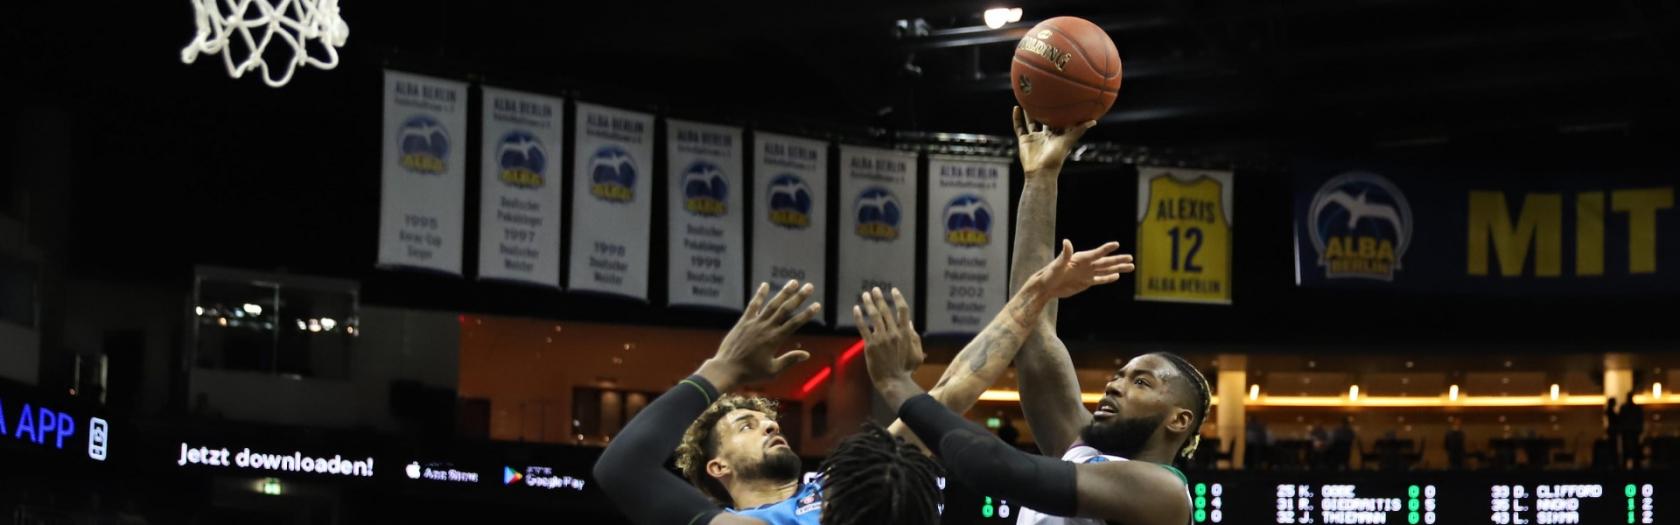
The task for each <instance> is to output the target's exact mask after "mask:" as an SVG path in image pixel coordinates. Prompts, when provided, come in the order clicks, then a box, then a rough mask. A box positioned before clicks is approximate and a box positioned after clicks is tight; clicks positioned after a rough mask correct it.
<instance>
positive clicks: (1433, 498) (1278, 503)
mask: <svg viewBox="0 0 1680 525" xmlns="http://www.w3.org/2000/svg"><path fill="white" fill-rule="evenodd" d="M1667 480H1668V478H1667V477H1664V476H1663V475H1662V474H1661V473H1652V472H1589V471H1560V472H1397V473H1386V472H1384V473H1379V472H1335V473H1331V472H1324V473H1319V472H1254V471H1250V472H1233V471H1215V472H1196V473H1191V475H1190V483H1191V487H1193V489H1192V490H1191V493H1192V494H1191V497H1192V500H1193V501H1194V502H1195V503H1194V505H1195V507H1194V509H1193V512H1194V514H1193V518H1192V522H1193V523H1194V524H1204V523H1254V521H1250V520H1254V519H1265V520H1266V521H1267V522H1270V523H1278V524H1290V525H1295V524H1324V525H1337V524H1365V523H1369V524H1404V525H1436V524H1459V523H1465V524H1470V523H1485V524H1490V525H1553V524H1594V525H1598V524H1622V523H1626V524H1630V525H1633V524H1639V525H1646V524H1655V523H1673V521H1664V518H1666V514H1665V513H1664V508H1663V499H1662V498H1661V497H1660V496H1659V495H1658V493H1661V492H1664V491H1665V490H1672V489H1665V487H1667V486H1669V483H1670V482H1669V481H1667ZM1215 487H1217V488H1215ZM1260 516H1271V518H1259V517H1260Z"/></svg>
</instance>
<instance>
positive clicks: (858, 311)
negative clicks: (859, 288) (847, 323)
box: [852, 288, 927, 387]
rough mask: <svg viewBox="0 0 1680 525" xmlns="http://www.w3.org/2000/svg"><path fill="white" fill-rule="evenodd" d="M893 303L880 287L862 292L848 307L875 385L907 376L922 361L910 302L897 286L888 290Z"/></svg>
mask: <svg viewBox="0 0 1680 525" xmlns="http://www.w3.org/2000/svg"><path fill="white" fill-rule="evenodd" d="M892 297H893V305H892V306H888V305H887V299H886V296H885V295H884V294H882V293H881V289H880V288H875V289H873V290H870V291H867V292H864V293H863V296H862V297H861V298H859V302H858V305H857V306H853V307H852V320H853V321H854V322H855V324H857V329H858V337H862V338H863V344H864V347H863V356H864V358H865V361H866V362H867V363H868V368H869V379H870V380H872V381H874V382H875V385H876V387H880V386H881V385H883V384H885V383H887V382H889V381H892V380H895V379H903V378H908V377H910V372H911V371H914V370H915V369H916V367H917V366H919V365H921V364H922V359H924V358H926V357H927V355H926V354H923V353H922V337H921V336H919V335H916V327H915V324H914V323H913V322H912V321H911V320H910V301H908V300H905V299H904V294H902V293H899V291H898V289H897V288H893V289H892Z"/></svg>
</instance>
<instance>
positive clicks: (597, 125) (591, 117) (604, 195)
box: [567, 102, 653, 300]
mask: <svg viewBox="0 0 1680 525" xmlns="http://www.w3.org/2000/svg"><path fill="white" fill-rule="evenodd" d="M573 140H574V141H575V143H576V147H575V148H574V149H573V151H574V152H575V153H574V158H575V162H574V163H573V170H572V172H573V176H572V180H573V181H575V182H574V184H575V186H573V191H572V218H571V221H570V223H571V225H572V249H571V257H570V258H571V261H570V263H571V264H570V265H569V266H570V267H571V270H570V271H569V272H568V273H567V276H568V286H569V287H570V288H571V289H572V290H586V291H593V292H601V293H608V294H614V295H623V296H627V297H633V298H636V299H642V300H647V278H648V246H649V240H648V239H649V237H651V235H652V234H651V232H650V226H651V223H652V222H653V217H652V214H653V208H652V205H651V204H650V203H649V202H648V199H649V198H651V197H652V195H651V194H652V193H653V191H652V189H653V185H652V184H651V183H650V179H649V178H648V177H649V175H651V173H650V170H651V169H652V168H653V116H652V115H648V114H646V113H637V112H633V111H625V110H621V109H615V108H609V107H604V106H597V105H594V104H584V103H581V102H579V103H578V104H577V127H576V128H575V136H574V137H573Z"/></svg>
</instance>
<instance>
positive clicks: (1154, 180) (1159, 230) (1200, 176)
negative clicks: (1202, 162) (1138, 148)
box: [1136, 167, 1233, 304]
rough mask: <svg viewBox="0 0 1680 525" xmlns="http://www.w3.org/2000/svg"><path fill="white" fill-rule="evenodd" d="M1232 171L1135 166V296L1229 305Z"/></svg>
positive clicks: (1144, 298) (1139, 298) (1156, 299)
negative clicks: (1136, 201)
mask: <svg viewBox="0 0 1680 525" xmlns="http://www.w3.org/2000/svg"><path fill="white" fill-rule="evenodd" d="M1231 175H1232V174H1231V172H1229V171H1203V170H1183V169H1174V168H1149V167H1139V168H1138V192H1137V195H1138V206H1137V210H1138V236H1137V239H1138V241H1137V243H1138V246H1137V254H1136V257H1137V294H1136V298H1137V299H1138V300H1141V301H1171V302H1181V303H1209V304H1231V217H1232V214H1231V207H1232V204H1233V202H1232V201H1233V199H1232V193H1231V190H1232V183H1233V182H1232V176H1231Z"/></svg>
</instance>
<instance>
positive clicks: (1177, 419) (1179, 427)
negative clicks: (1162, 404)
mask: <svg viewBox="0 0 1680 525" xmlns="http://www.w3.org/2000/svg"><path fill="white" fill-rule="evenodd" d="M1195 420H1196V414H1194V413H1192V412H1190V409H1188V408H1174V409H1172V413H1171V414H1169V415H1168V416H1167V430H1171V431H1173V432H1185V431H1188V430H1190V423H1192V422H1194V421H1195Z"/></svg>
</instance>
